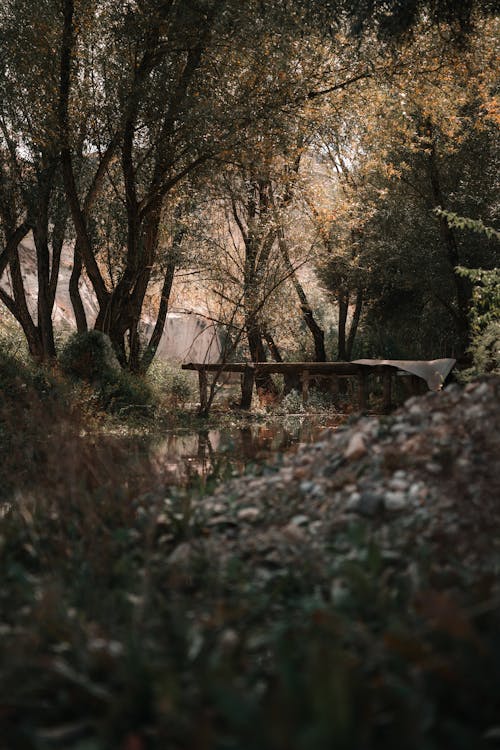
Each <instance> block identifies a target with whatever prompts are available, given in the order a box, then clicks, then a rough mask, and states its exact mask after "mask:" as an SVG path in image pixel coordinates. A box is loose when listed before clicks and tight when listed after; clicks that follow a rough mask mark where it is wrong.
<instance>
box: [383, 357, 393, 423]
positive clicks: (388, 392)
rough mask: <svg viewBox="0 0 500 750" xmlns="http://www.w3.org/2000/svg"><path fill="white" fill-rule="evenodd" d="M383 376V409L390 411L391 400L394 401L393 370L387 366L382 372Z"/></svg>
mask: <svg viewBox="0 0 500 750" xmlns="http://www.w3.org/2000/svg"><path fill="white" fill-rule="evenodd" d="M382 378H383V392H384V396H383V407H382V408H383V409H384V411H387V412H388V411H390V410H391V406H392V404H391V401H392V371H391V370H390V369H389V368H387V370H384V372H383V374H382Z"/></svg>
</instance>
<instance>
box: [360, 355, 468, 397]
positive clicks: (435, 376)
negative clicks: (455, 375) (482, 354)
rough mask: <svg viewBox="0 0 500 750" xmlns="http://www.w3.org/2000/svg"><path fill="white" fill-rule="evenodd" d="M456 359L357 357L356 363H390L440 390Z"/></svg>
mask: <svg viewBox="0 0 500 750" xmlns="http://www.w3.org/2000/svg"><path fill="white" fill-rule="evenodd" d="M456 361H457V360H456V359H431V360H429V361H427V362H425V361H421V360H411V359H409V360H406V359H355V360H353V364H354V365H369V366H372V367H373V366H376V365H388V366H389V367H395V368H396V369H398V370H402V371H403V372H409V373H410V374H411V375H416V376H417V377H419V378H422V379H423V380H425V382H426V383H427V385H428V386H429V389H430V390H431V391H439V390H440V389H441V388H442V387H443V383H444V381H445V380H446V378H447V376H448V375H449V373H450V372H451V371H452V369H453V367H454V365H455V362H456Z"/></svg>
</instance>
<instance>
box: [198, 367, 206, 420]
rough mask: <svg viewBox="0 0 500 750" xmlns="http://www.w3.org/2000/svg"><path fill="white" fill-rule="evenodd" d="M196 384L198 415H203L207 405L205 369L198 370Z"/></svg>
mask: <svg viewBox="0 0 500 750" xmlns="http://www.w3.org/2000/svg"><path fill="white" fill-rule="evenodd" d="M198 384H199V386H200V414H204V413H205V411H206V408H207V403H208V377H207V372H206V370H205V369H199V370H198Z"/></svg>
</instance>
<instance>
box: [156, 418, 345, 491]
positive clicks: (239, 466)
mask: <svg viewBox="0 0 500 750" xmlns="http://www.w3.org/2000/svg"><path fill="white" fill-rule="evenodd" d="M339 421H340V420H339V419H338V418H337V420H335V418H333V417H332V418H325V419H319V418H314V417H296V418H292V417H288V418H286V419H284V420H281V421H278V420H273V421H272V422H266V423H253V424H246V425H245V426H241V425H235V426H228V427H224V428H221V429H217V430H203V429H201V430H199V431H197V432H194V431H188V430H186V431H181V430H177V431H175V432H172V433H170V434H167V435H166V437H165V439H164V440H162V441H161V442H160V443H158V444H157V445H156V446H155V448H154V460H155V462H156V463H157V465H158V466H159V467H160V468H161V471H162V473H163V474H164V476H165V478H166V480H167V481H168V482H171V483H173V484H179V485H182V484H186V483H189V482H190V481H192V480H193V479H194V480H196V481H197V482H198V483H199V482H200V481H201V483H202V484H204V483H206V482H207V481H208V480H209V479H213V478H220V479H224V478H229V477H230V476H235V475H238V474H242V473H244V472H245V471H246V470H247V469H248V467H249V466H255V465H259V464H263V463H265V462H266V461H267V460H269V459H271V458H272V457H273V456H274V455H276V454H280V453H284V452H287V451H291V450H294V448H296V446H297V445H299V444H300V443H310V442H314V441H315V440H317V439H318V437H319V435H320V434H321V432H322V431H323V430H324V429H325V427H334V426H338V424H339Z"/></svg>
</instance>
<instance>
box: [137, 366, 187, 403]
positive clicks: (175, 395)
mask: <svg viewBox="0 0 500 750" xmlns="http://www.w3.org/2000/svg"><path fill="white" fill-rule="evenodd" d="M147 379H148V382H149V383H150V385H151V387H152V388H153V389H154V391H155V393H156V397H157V399H158V400H159V401H167V402H168V403H169V404H170V405H175V406H182V405H184V404H185V403H186V402H187V401H192V400H195V399H196V393H197V392H196V387H195V379H194V378H193V373H191V372H185V371H184V370H181V369H179V367H178V366H177V367H176V366H173V365H170V364H167V363H165V362H159V361H155V362H153V364H152V365H151V367H150V368H149V370H148V375H147Z"/></svg>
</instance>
